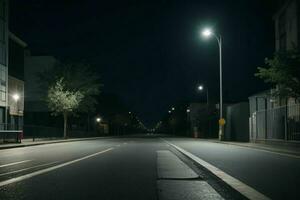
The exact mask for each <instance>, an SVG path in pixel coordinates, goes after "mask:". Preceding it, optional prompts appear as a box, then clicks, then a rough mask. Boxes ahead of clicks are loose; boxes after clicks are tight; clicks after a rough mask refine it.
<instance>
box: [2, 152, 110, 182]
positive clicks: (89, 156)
mask: <svg viewBox="0 0 300 200" xmlns="http://www.w3.org/2000/svg"><path fill="white" fill-rule="evenodd" d="M113 149H114V148H108V149H106V150H103V151H99V152H97V153H93V154H90V155H88V156H84V157H82V158H78V159H75V160H72V161H69V162H65V163H62V164H59V165H56V166H53V167H49V168H46V169H42V170H39V171H35V172H32V173H29V174H25V175H22V176H19V177H16V178H12V179H8V180H6V181H2V182H0V187H2V186H5V185H9V184H11V183H16V182H20V181H23V180H26V179H29V178H32V177H34V176H38V175H40V174H44V173H47V172H50V171H53V170H56V169H59V168H61V167H65V166H68V165H71V164H73V163H76V162H79V161H82V160H85V159H88V158H91V157H94V156H97V155H99V154H103V153H105V152H108V151H111V150H113Z"/></svg>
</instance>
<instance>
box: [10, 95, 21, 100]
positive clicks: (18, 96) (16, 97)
mask: <svg viewBox="0 0 300 200" xmlns="http://www.w3.org/2000/svg"><path fill="white" fill-rule="evenodd" d="M12 98H13V99H14V100H15V101H18V100H19V99H20V95H18V94H14V95H12Z"/></svg>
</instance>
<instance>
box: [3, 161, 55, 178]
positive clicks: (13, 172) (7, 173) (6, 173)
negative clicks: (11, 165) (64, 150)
mask: <svg viewBox="0 0 300 200" xmlns="http://www.w3.org/2000/svg"><path fill="white" fill-rule="evenodd" d="M54 163H58V161H55V162H51V163H46V164H41V165H35V166H32V167H27V168H24V169H19V170H15V171H11V172H5V173H2V174H0V176H5V175H9V174H15V173H19V172H23V171H27V170H30V169H35V168H39V167H43V166H48V165H52V164H54Z"/></svg>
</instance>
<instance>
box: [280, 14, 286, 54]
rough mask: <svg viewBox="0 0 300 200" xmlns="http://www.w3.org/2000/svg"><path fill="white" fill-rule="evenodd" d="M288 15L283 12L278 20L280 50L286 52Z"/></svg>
mask: <svg viewBox="0 0 300 200" xmlns="http://www.w3.org/2000/svg"><path fill="white" fill-rule="evenodd" d="M286 28H287V27H286V15H285V12H283V13H282V14H281V15H280V16H279V19H278V34H279V50H286V43H287V37H286Z"/></svg>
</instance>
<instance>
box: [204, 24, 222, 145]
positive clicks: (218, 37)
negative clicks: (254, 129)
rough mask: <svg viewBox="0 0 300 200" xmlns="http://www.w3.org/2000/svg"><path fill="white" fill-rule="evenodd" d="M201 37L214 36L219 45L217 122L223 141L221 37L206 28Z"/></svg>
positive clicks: (220, 137)
mask: <svg viewBox="0 0 300 200" xmlns="http://www.w3.org/2000/svg"><path fill="white" fill-rule="evenodd" d="M202 35H203V36H204V37H206V38H209V37H211V36H214V37H215V38H216V40H217V41H218V45H219V56H220V58H219V64H220V108H219V109H220V120H219V139H220V140H223V137H224V124H225V120H224V119H223V85H222V37H221V35H219V36H217V35H216V34H215V33H214V32H213V31H212V30H211V29H209V28H206V29H204V30H203V31H202Z"/></svg>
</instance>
